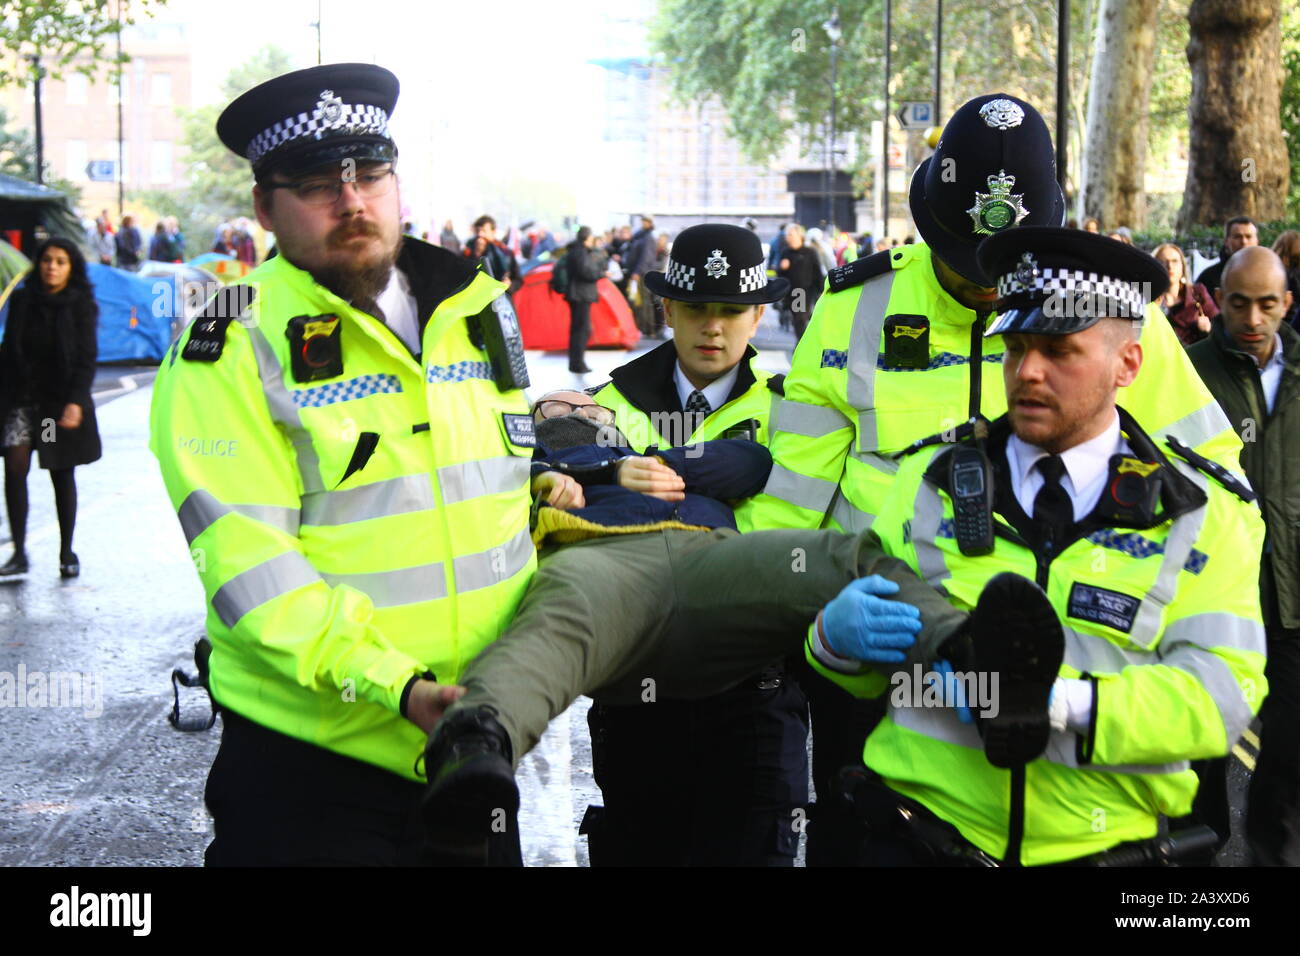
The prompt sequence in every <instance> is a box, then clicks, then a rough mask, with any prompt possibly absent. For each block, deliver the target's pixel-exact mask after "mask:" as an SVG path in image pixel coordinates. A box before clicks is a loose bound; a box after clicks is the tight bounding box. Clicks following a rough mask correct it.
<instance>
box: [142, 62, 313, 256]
mask: <svg viewBox="0 0 1300 956" xmlns="http://www.w3.org/2000/svg"><path fill="white" fill-rule="evenodd" d="M293 68H294V64H293V61H292V60H291V59H290V58H289V54H287V53H285V52H284V51H283V50H281V49H279V48H278V47H275V46H265V47H263V48H262V49H261V50H259V51H258V52H257V53H255V54H254V55H253V56H251V57H249V58H248V59H247V60H246V61H245V62H243V63H241V64H240V65H239V66H237V67H235V68H234V69H233V70H231V71H230V73H229V74H227V76H226V79H225V81H224V82H223V83H222V84H221V96H222V102H221V103H219V104H213V105H209V106H200V107H198V108H197V109H192V110H185V111H184V112H183V113H182V114H181V121H182V132H181V142H182V143H183V144H184V145H185V147H186V148H187V149H188V150H189V161H190V177H189V182H188V183H187V184H186V185H185V186H184V187H183V188H181V189H178V190H167V191H164V190H151V191H149V192H147V193H142V194H141V196H140V198H141V199H142V200H143V201H144V202H146V203H147V204H148V205H149V206H150V208H152V209H155V210H157V211H158V212H159V213H162V214H164V215H173V216H176V218H178V219H179V220H181V222H182V224H183V225H184V231H185V238H186V246H187V248H186V252H187V253H188V254H190V255H197V254H198V253H200V252H207V251H208V248H209V247H210V246H211V244H212V241H211V240H212V235H213V232H214V230H215V229H216V227H217V226H218V225H219V224H220V223H221V222H224V221H226V220H228V219H232V218H234V217H236V216H252V215H253V198H252V188H253V174H252V170H251V169H250V168H249V165H248V162H247V161H246V160H244V159H243V158H242V157H239V156H236V155H235V154H234V153H232V152H231V151H230V150H228V149H227V148H226V146H225V144H224V143H222V142H221V140H220V139H218V138H217V117H218V116H220V115H221V111H222V110H223V109H225V105H226V103H229V102H230V101H231V100H233V99H235V97H237V96H239V95H240V94H241V93H243V92H245V91H246V90H249V89H252V88H253V87H254V86H257V85H258V84H259V83H263V82H265V81H266V80H269V79H271V78H272V77H275V76H279V75H280V74H282V73H287V72H289V71H290V70H292V69H293Z"/></svg>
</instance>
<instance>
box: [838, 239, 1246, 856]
mask: <svg viewBox="0 0 1300 956" xmlns="http://www.w3.org/2000/svg"><path fill="white" fill-rule="evenodd" d="M979 263H980V266H981V269H982V270H983V271H984V273H985V274H986V275H989V276H992V277H996V278H997V288H998V292H999V294H1000V296H1001V298H1000V300H999V301H1000V307H1001V309H1002V313H1001V315H1000V316H999V317H998V319H997V320H996V321H995V322H994V323H993V324H992V325H991V326H990V328H989V330H988V332H987V334H988V335H989V336H994V335H1000V336H1002V337H1003V346H1002V348H1003V350H1004V356H1003V358H1002V363H1001V365H1002V373H1003V381H1004V385H1005V390H1004V395H1005V398H1006V403H1007V407H1008V412H1007V413H1006V414H1005V415H1003V416H1001V417H999V418H998V419H996V420H995V421H993V422H992V423H991V424H990V425H989V427H988V433H987V438H983V437H972V438H970V439H967V440H965V441H962V442H959V443H957V444H955V445H946V446H942V447H940V448H937V449H936V448H927V449H925V450H924V451H923V453H921V454H916V455H913V456H910V457H907V458H905V459H904V460H903V462H902V464H901V467H900V468H899V470H898V472H897V474H896V475H895V476H894V483H893V486H892V487H891V489H890V491H889V493H888V495H887V497H886V500H885V501H884V507H883V508H882V510H881V512H880V514H879V516H878V517H877V518H876V521H875V523H874V526H873V529H874V530H875V531H876V532H877V534H879V536H880V538H881V541H882V543H883V544H884V546H885V548H886V550H887V551H889V552H890V553H892V554H894V555H896V556H897V557H901V558H902V559H903V560H905V561H906V562H907V563H908V564H910V565H911V566H912V567H913V568H914V569H915V570H917V572H918V573H920V574H922V575H923V576H925V577H926V578H927V580H928V581H929V582H930V583H931V584H933V585H936V586H941V587H942V588H943V589H944V591H945V592H946V593H947V595H948V597H949V600H950V601H951V602H952V603H953V604H954V605H955V606H957V607H969V606H971V605H974V604H976V603H977V601H978V600H979V597H978V596H979V594H980V592H981V590H982V589H983V588H984V587H985V584H986V583H987V582H988V581H989V580H990V579H996V578H997V577H999V576H1000V574H1001V573H1002V572H1007V571H1012V572H1016V573H1019V574H1020V575H1022V576H1024V577H1025V578H1030V579H1033V581H1034V582H1035V583H1036V585H1037V587H1038V588H1041V589H1042V590H1043V591H1045V592H1046V595H1047V597H1048V599H1049V600H1050V602H1051V605H1052V607H1054V608H1055V614H1051V613H1048V614H1046V615H1042V613H1041V610H1035V608H1036V607H1038V605H1035V603H1034V594H1033V585H1030V584H1029V583H1028V582H1025V584H1024V589H1025V596H1024V600H1009V601H1008V602H1007V604H1006V607H1005V613H1006V616H1007V621H1008V624H1009V625H1014V624H1015V623H1016V622H1019V623H1021V624H1024V623H1025V621H1026V620H1027V619H1028V618H1030V617H1034V616H1039V615H1041V618H1042V619H1041V620H1040V621H1038V622H1037V623H1036V625H1035V626H1032V627H1028V628H1026V627H1020V628H1019V629H1018V630H1019V632H1020V633H1021V634H1024V633H1033V634H1036V635H1037V638H1036V639H1033V640H1029V641H1025V640H1023V639H1020V638H1015V637H1010V636H1009V634H1010V630H1009V631H1007V632H988V633H982V634H977V635H973V636H972V637H970V639H968V640H959V641H949V642H946V643H945V644H944V645H943V646H942V647H941V648H930V649H929V650H930V651H931V654H930V659H931V660H934V659H935V658H938V657H943V658H945V659H947V660H950V661H951V663H952V667H954V668H956V669H957V671H958V672H959V673H962V672H964V673H967V674H975V675H977V676H978V678H979V682H978V686H980V687H983V686H984V683H983V682H984V681H985V679H986V678H987V679H990V680H993V681H998V682H999V683H998V685H997V687H996V689H995V692H994V699H995V701H996V705H995V706H994V707H992V708H989V709H988V711H985V712H984V715H983V716H981V717H980V718H979V719H978V720H977V721H976V722H975V724H974V725H972V724H971V723H965V722H963V720H962V715H961V712H960V708H957V707H947V708H943V707H938V708H936V707H928V708H927V707H924V706H917V703H918V701H917V700H916V698H915V697H913V696H910V695H907V694H899V693H891V695H890V697H889V704H890V706H889V711H888V714H887V716H886V718H885V720H884V721H883V722H882V723H881V724H880V725H879V727H878V728H877V729H876V730H875V731H874V733H872V735H871V737H870V738H869V739H868V741H867V744H866V748H865V754H864V760H865V763H866V764H867V767H868V768H869V770H870V772H871V774H873V775H874V776H869V777H868V778H866V779H865V781H863V782H862V783H861V785H860V787H859V793H858V796H859V797H860V798H861V799H859V800H858V801H857V805H858V806H861V807H867V808H870V809H868V811H867V812H866V814H865V815H866V817H867V823H868V826H869V829H870V834H871V839H870V840H869V841H868V843H867V851H866V859H867V861H868V862H871V863H876V864H898V863H904V864H906V863H926V862H941V863H949V864H954V863H955V864H959V865H960V864H965V865H991V864H993V863H994V862H995V861H996V862H1000V863H1001V864H1002V865H1012V866H1014V865H1039V864H1052V863H1061V862H1066V861H1075V862H1078V861H1081V860H1086V859H1087V858H1091V857H1095V856H1096V855H1097V854H1099V853H1104V852H1106V851H1109V850H1112V849H1114V848H1115V847H1117V846H1118V845H1120V844H1129V843H1134V844H1136V845H1137V846H1136V848H1137V849H1139V850H1141V849H1142V848H1143V843H1142V841H1150V840H1151V838H1153V837H1155V835H1156V832H1157V826H1158V823H1159V818H1160V816H1162V815H1165V816H1179V815H1182V814H1185V813H1187V812H1188V810H1189V809H1190V807H1191V803H1192V798H1193V796H1194V794H1195V792H1196V787H1197V778H1196V775H1195V773H1193V772H1192V770H1191V769H1190V766H1189V761H1190V760H1193V759H1197V758H1206V757H1214V756H1222V755H1224V754H1226V753H1227V752H1228V750H1229V748H1230V747H1231V746H1232V745H1233V744H1234V743H1235V742H1236V740H1237V738H1238V736H1239V735H1240V734H1241V732H1242V731H1243V730H1244V729H1245V727H1246V726H1247V725H1248V724H1249V722H1250V720H1251V718H1252V716H1253V715H1254V714H1255V713H1256V712H1257V711H1258V709H1259V706H1260V703H1261V701H1262V699H1263V696H1264V693H1265V690H1266V683H1265V679H1264V631H1263V626H1262V623H1261V618H1260V605H1259V593H1258V588H1257V586H1256V582H1257V580H1258V575H1259V561H1258V549H1259V545H1260V543H1261V542H1262V537H1263V525H1262V522H1261V520H1260V516H1259V511H1258V509H1257V507H1256V506H1255V505H1254V504H1253V503H1252V502H1253V499H1254V495H1253V494H1252V493H1251V491H1250V490H1249V488H1248V487H1247V486H1246V485H1245V484H1244V483H1242V482H1241V481H1240V480H1239V479H1237V478H1236V477H1234V476H1233V475H1232V474H1231V473H1230V472H1228V471H1226V470H1225V469H1223V468H1221V467H1220V466H1218V465H1217V464H1215V463H1214V462H1211V461H1209V460H1208V459H1206V458H1203V457H1202V456H1200V455H1198V454H1197V453H1196V452H1195V451H1194V450H1192V449H1191V448H1190V447H1188V443H1187V442H1184V441H1181V440H1180V439H1179V438H1178V437H1177V430H1176V429H1174V428H1170V429H1168V430H1166V432H1164V433H1163V434H1162V435H1161V436H1160V437H1157V436H1155V435H1152V434H1149V433H1148V432H1147V431H1145V430H1144V429H1143V427H1142V425H1141V424H1140V423H1139V421H1138V420H1137V416H1136V415H1135V414H1130V413H1129V412H1128V411H1127V410H1125V409H1124V408H1123V407H1117V406H1116V404H1115V402H1116V396H1117V393H1118V392H1119V391H1121V390H1122V389H1123V388H1124V387H1125V386H1128V385H1129V384H1130V383H1131V382H1132V381H1133V380H1134V378H1135V377H1137V376H1138V374H1139V369H1140V368H1141V366H1142V364H1143V359H1144V357H1143V348H1142V345H1141V344H1140V343H1139V341H1138V337H1137V334H1136V333H1137V328H1136V326H1137V325H1138V324H1139V322H1138V321H1137V320H1139V319H1140V317H1141V316H1142V315H1143V314H1144V312H1146V307H1147V306H1148V304H1149V303H1150V302H1152V301H1155V300H1157V299H1158V298H1159V296H1160V295H1161V293H1162V291H1163V289H1164V288H1165V286H1166V284H1167V279H1166V277H1165V276H1164V275H1163V270H1162V269H1161V268H1160V266H1159V264H1158V263H1157V262H1156V261H1155V260H1154V259H1152V258H1151V257H1150V256H1148V255H1147V254H1145V253H1143V252H1140V251H1138V250H1136V249H1133V248H1131V247H1129V246H1126V245H1124V244H1122V243H1118V242H1115V241H1113V240H1110V239H1106V238H1103V237H1099V236H1091V235H1085V234H1082V233H1078V232H1075V231H1073V230H1066V229H1057V228H1044V227H1030V228H1023V229H1018V230H1014V231H1009V232H1006V233H1003V234H1001V235H999V236H996V237H994V238H991V239H989V240H986V241H985V242H984V244H983V245H982V246H981V247H980V250H979ZM1148 314H1149V313H1148ZM1143 340H1144V341H1145V337H1143ZM1129 394H1130V395H1131V394H1132V392H1131V391H1130V392H1129ZM848 670H849V668H842V669H841V670H840V671H838V672H837V671H832V670H829V669H825V668H823V671H824V673H827V674H833V675H834V676H835V677H836V678H837V679H839V680H841V681H842V682H843V683H844V684H845V685H846V686H851V685H852V683H853V681H854V680H860V679H861V678H855V677H851V676H848V674H847V673H846V672H847V671H848ZM918 670H919V668H918ZM965 686H966V687H967V688H969V687H971V686H976V684H974V683H971V682H967V683H966V684H965ZM897 689H898V683H897V681H895V690H896V691H897ZM971 706H972V708H973V707H974V704H973V703H972V704H971ZM900 811H906V812H905V813H904V812H900ZM1128 849H1134V847H1129V848H1128Z"/></svg>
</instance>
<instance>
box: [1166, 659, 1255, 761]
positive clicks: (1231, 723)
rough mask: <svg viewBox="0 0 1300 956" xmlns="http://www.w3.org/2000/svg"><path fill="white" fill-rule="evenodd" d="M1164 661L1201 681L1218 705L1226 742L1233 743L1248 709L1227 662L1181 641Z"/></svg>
mask: <svg viewBox="0 0 1300 956" xmlns="http://www.w3.org/2000/svg"><path fill="white" fill-rule="evenodd" d="M1164 663H1165V664H1167V665H1169V666H1170V667H1175V668H1177V669H1178V670H1180V671H1186V672H1187V673H1189V674H1191V675H1193V676H1194V677H1195V678H1196V679H1197V680H1198V681H1200V682H1201V686H1202V687H1204V688H1205V691H1206V693H1208V694H1209V695H1210V699H1211V700H1213V701H1214V706H1216V707H1217V708H1219V717H1220V718H1222V720H1223V729H1224V732H1225V733H1226V734H1227V740H1228V743H1229V745H1231V744H1234V743H1236V741H1237V738H1238V737H1240V736H1241V734H1242V731H1244V730H1245V729H1246V728H1247V727H1248V726H1250V720H1251V713H1250V705H1249V704H1248V703H1247V702H1246V695H1245V694H1243V693H1242V690H1241V685H1240V684H1238V683H1237V678H1235V677H1234V676H1233V674H1232V668H1231V667H1229V666H1228V662H1227V661H1225V660H1224V659H1223V658H1222V657H1219V656H1218V655H1217V654H1214V653H1212V652H1210V651H1206V650H1202V649H1201V648H1199V647H1191V646H1189V645H1184V646H1183V647H1181V648H1179V649H1178V650H1177V651H1176V652H1175V653H1173V654H1169V655H1168V656H1166V657H1165V659H1164Z"/></svg>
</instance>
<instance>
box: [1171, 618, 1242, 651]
mask: <svg viewBox="0 0 1300 956" xmlns="http://www.w3.org/2000/svg"><path fill="white" fill-rule="evenodd" d="M1184 642H1185V643H1189V644H1196V645H1198V646H1200V647H1206V648H1213V647H1231V648H1234V649H1236V650H1239V651H1254V652H1256V653H1258V654H1263V653H1265V643H1264V625H1263V624H1261V623H1260V622H1259V621H1252V620H1249V619H1248V618H1244V617H1238V616H1237V615H1236V614H1227V613H1224V612H1222V611H1213V612H1211V613H1209V614H1196V615H1193V616H1192V617H1184V618H1181V619H1179V620H1177V621H1173V622H1172V623H1170V624H1169V626H1168V627H1166V628H1165V632H1164V634H1163V635H1162V636H1161V640H1160V647H1161V650H1165V649H1166V648H1170V647H1171V646H1172V645H1173V644H1175V643H1184Z"/></svg>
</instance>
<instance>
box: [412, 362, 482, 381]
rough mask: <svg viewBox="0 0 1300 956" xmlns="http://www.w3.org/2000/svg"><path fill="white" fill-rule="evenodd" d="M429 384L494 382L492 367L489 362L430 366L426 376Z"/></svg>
mask: <svg viewBox="0 0 1300 956" xmlns="http://www.w3.org/2000/svg"><path fill="white" fill-rule="evenodd" d="M425 377H426V378H427V379H428V380H429V382H431V383H433V382H439V383H440V382H467V381H469V380H470V379H474V378H485V379H487V380H488V381H489V382H490V381H492V366H491V365H489V364H488V363H487V362H470V361H465V362H453V363H452V364H451V365H430V366H429V372H428V374H427V375H426V376H425Z"/></svg>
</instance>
